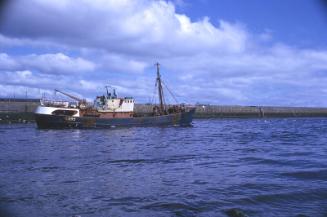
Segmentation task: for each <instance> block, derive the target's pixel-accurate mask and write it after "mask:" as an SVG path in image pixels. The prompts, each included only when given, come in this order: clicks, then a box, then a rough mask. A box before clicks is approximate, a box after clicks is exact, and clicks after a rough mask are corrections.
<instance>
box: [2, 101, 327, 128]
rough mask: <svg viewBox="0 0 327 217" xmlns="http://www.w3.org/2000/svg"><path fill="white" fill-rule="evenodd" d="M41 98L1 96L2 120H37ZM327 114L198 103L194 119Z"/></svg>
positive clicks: (140, 109) (142, 107) (148, 109)
mask: <svg viewBox="0 0 327 217" xmlns="http://www.w3.org/2000/svg"><path fill="white" fill-rule="evenodd" d="M39 103H40V102H39V99H17V98H0V123H8V122H12V123H15V122H22V123H25V122H33V121H34V115H33V113H34V111H35V109H36V107H37V106H38V105H39ZM152 108H153V105H150V104H136V105H135V109H134V110H135V113H138V114H150V113H152ZM278 117H285V118H286V117H327V108H314V107H278V106H237V105H196V112H195V115H194V118H278Z"/></svg>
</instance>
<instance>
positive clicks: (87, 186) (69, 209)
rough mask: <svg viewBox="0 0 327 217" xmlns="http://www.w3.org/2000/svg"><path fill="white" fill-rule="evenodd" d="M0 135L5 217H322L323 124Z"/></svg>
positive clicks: (246, 123) (1, 129)
mask: <svg viewBox="0 0 327 217" xmlns="http://www.w3.org/2000/svg"><path fill="white" fill-rule="evenodd" d="M0 133H1V140H0V147H1V152H0V212H2V214H3V213H4V212H7V215H5V216H24V217H25V216H74V215H79V216H82V217H84V216H94V217H95V216H96V217H98V216H326V215H327V209H326V208H325V207H327V199H326V198H327V187H326V186H327V170H326V168H327V146H326V135H327V119H319V118H313V119H305V118H301V119H266V120H262V119H230V120H227V119H225V120H196V121H195V122H194V127H188V128H180V127H163V128H159V127H146V128H121V129H119V128H115V129H110V130H38V129H35V126H34V125H1V126H0ZM8 213H9V214H8ZM0 216H1V215H0Z"/></svg>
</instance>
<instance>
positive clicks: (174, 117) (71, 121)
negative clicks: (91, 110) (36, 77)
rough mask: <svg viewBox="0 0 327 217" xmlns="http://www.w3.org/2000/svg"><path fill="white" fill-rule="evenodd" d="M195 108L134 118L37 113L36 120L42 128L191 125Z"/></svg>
mask: <svg viewBox="0 0 327 217" xmlns="http://www.w3.org/2000/svg"><path fill="white" fill-rule="evenodd" d="M194 111H195V109H193V108H192V109H190V110H189V111H187V112H181V113H176V114H169V115H162V116H149V117H133V118H108V119H105V118H96V117H72V116H66V115H46V114H35V120H36V123H37V126H38V128H40V129H51V128H55V129H65V128H78V129H87V128H113V127H134V126H165V125H179V126H190V125H191V123H192V119H193V114H194Z"/></svg>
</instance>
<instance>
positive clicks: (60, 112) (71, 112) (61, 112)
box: [52, 110, 77, 116]
mask: <svg viewBox="0 0 327 217" xmlns="http://www.w3.org/2000/svg"><path fill="white" fill-rule="evenodd" d="M52 114H53V115H67V116H73V115H76V114H77V111H74V110H55V111H53V112H52Z"/></svg>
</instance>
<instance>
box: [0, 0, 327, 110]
mask: <svg viewBox="0 0 327 217" xmlns="http://www.w3.org/2000/svg"><path fill="white" fill-rule="evenodd" d="M173 2H174V3H173ZM173 2H169V1H161V0H159V1H154V0H93V1H91V0H81V1H70V0H58V1H42V0H31V1H24V0H18V1H15V2H13V3H11V4H10V6H9V7H8V9H7V11H6V16H5V19H4V20H3V22H2V23H1V25H0V32H1V34H0V48H2V49H3V50H5V51H4V52H2V53H1V54H0V71H2V74H4V75H5V76H4V77H6V80H10V82H8V81H4V80H5V79H4V80H3V82H5V83H4V84H5V85H20V86H22V85H26V86H29V87H30V88H36V87H38V86H40V85H41V84H40V83H42V85H41V87H42V88H44V89H46V88H47V87H48V88H50V87H51V88H54V87H56V86H59V87H61V88H63V89H67V88H71V90H72V91H75V92H81V93H83V94H86V95H88V96H90V95H91V94H96V92H97V91H98V90H99V89H101V88H102V87H103V86H104V85H106V84H107V82H110V84H114V85H116V86H117V87H119V89H120V90H121V92H122V93H123V94H128V95H133V96H135V97H139V98H141V99H142V100H143V101H145V99H146V98H147V97H146V96H147V95H149V96H151V94H152V90H153V84H152V83H153V81H154V79H153V77H154V71H155V69H154V67H153V64H154V63H155V62H157V61H159V62H160V63H161V65H162V66H163V67H162V74H163V77H164V78H166V79H167V78H169V79H168V80H170V82H168V83H169V85H171V89H174V90H175V91H174V92H177V95H178V97H179V98H180V99H181V101H187V102H193V103H194V102H205V103H220V104H243V105H248V104H266V105H272V104H275V105H327V103H326V102H325V101H324V98H323V97H324V96H325V93H326V88H325V87H324V86H323V85H322V82H323V81H326V80H327V74H326V72H327V51H326V50H315V49H310V48H307V49H303V48H301V49H300V48H297V47H295V46H292V45H287V44H283V43H281V42H276V41H274V38H273V34H272V32H273V30H270V29H269V30H267V29H263V30H262V33H259V34H258V35H255V34H254V33H251V32H250V31H249V30H248V29H247V27H246V25H245V24H242V23H233V22H228V21H226V20H217V21H215V20H211V19H210V18H208V17H204V18H202V19H199V20H192V19H191V18H190V17H189V16H188V15H186V14H180V13H177V12H176V10H175V5H174V4H179V5H182V4H184V1H173ZM13 47H14V48H15V49H21V50H25V49H26V48H28V49H30V50H34V49H36V50H38V51H39V52H38V53H37V54H35V53H34V54H33V52H32V53H28V54H26V55H10V54H9V52H6V50H10V48H13ZM28 49H27V50H28ZM42 51H43V52H42ZM49 51H50V52H49ZM71 54H74V55H71ZM55 75H58V76H59V78H58V79H56V78H55V77H54V76H55ZM6 82H7V83H6ZM72 82H73V83H74V84H73V85H71V83H72ZM300 90H301V91H300ZM312 95H315V96H317V98H316V100H314V101H313V100H312V97H311V96H312ZM319 97H321V99H319Z"/></svg>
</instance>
